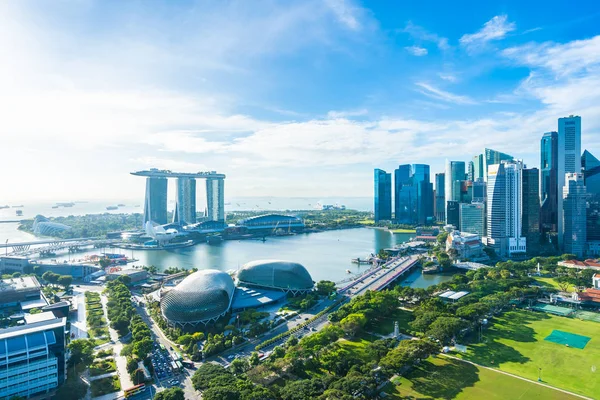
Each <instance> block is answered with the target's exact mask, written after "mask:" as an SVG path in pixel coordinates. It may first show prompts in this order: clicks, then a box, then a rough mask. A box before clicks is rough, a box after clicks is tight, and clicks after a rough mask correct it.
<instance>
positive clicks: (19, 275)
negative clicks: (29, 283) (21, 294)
mask: <svg viewBox="0 0 600 400" xmlns="http://www.w3.org/2000/svg"><path fill="white" fill-rule="evenodd" d="M12 277H13V278H19V277H21V273H20V272H13V274H12Z"/></svg>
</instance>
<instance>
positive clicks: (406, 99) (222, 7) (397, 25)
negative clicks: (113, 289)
mask: <svg viewBox="0 0 600 400" xmlns="http://www.w3.org/2000/svg"><path fill="white" fill-rule="evenodd" d="M457 3H458V4H457ZM599 26H600V9H598V7H597V4H596V3H595V2H592V1H587V2H578V4H577V7H572V6H571V3H568V2H566V1H544V2H541V1H530V2H522V1H508V2H482V1H472V2H446V1H435V2H429V3H427V4H424V3H422V2H400V1H372V2H359V1H351V0H318V1H317V0H304V1H259V0H256V1H216V0H215V1H144V2H142V1H116V0H115V1H108V0H103V1H100V0H57V1H53V2H39V1H33V0H31V1H27V0H24V1H7V2H2V3H1V4H0V55H1V56H2V57H1V59H2V60H3V62H2V63H1V64H0V110H1V112H0V115H1V117H0V148H1V149H2V155H1V156H0V168H1V170H2V171H5V172H9V173H6V174H3V175H4V176H3V178H2V179H3V182H4V183H5V184H4V185H3V186H4V188H9V190H3V191H2V192H1V193H0V203H3V202H7V201H13V200H15V201H16V200H29V199H31V198H38V199H48V200H60V199H64V200H70V199H73V200H74V199H85V198H88V199H89V198H139V197H141V193H142V191H143V182H142V181H141V180H140V179H137V178H135V177H132V176H129V174H128V172H129V171H131V170H136V169H143V168H148V167H153V166H156V167H159V168H169V169H173V170H188V171H196V170H218V171H220V172H223V173H226V174H227V176H228V178H227V188H226V191H227V195H228V196H310V197H340V198H344V197H348V196H371V195H372V190H373V189H372V174H373V172H372V171H373V168H383V169H387V170H392V169H393V168H395V166H396V165H398V164H404V163H428V164H431V166H432V169H433V171H434V172H440V171H441V170H442V168H443V162H444V160H445V159H446V158H450V159H455V160H470V159H471V158H472V156H473V155H475V154H477V153H480V152H481V150H482V149H483V147H491V148H494V149H497V150H500V151H503V152H507V153H511V154H513V155H515V156H517V157H519V158H523V159H524V160H525V162H526V163H527V164H528V165H530V166H537V165H538V162H539V161H538V159H539V154H538V153H539V139H540V137H541V135H542V133H543V132H545V131H549V130H556V125H557V122H556V120H557V118H558V117H561V116H565V115H569V114H578V115H581V116H582V119H583V122H582V126H583V146H582V147H583V148H588V149H589V150H590V151H592V153H600V135H598V133H599V132H600V36H598V35H599V34H600V32H599V31H600V29H599V28H598V27H599Z"/></svg>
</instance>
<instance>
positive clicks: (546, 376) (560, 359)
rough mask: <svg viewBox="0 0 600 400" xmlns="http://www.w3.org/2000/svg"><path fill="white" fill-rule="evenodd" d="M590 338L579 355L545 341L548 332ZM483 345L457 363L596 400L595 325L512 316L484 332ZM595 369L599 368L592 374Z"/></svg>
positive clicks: (599, 361)
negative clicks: (468, 363)
mask: <svg viewBox="0 0 600 400" xmlns="http://www.w3.org/2000/svg"><path fill="white" fill-rule="evenodd" d="M555 329H559V330H561V331H565V332H569V333H574V334H578V335H583V336H588V337H590V338H592V339H591V340H590V341H589V342H588V343H587V345H586V346H585V348H584V349H576V348H573V347H566V346H563V345H560V344H557V343H552V342H549V341H546V340H544V338H546V337H547V336H548V335H550V334H551V333H552V331H553V330H555ZM483 336H484V343H481V344H475V345H470V346H469V347H468V352H467V353H465V354H459V356H460V357H462V358H464V359H468V360H470V361H473V362H476V363H478V364H481V365H485V366H489V367H495V368H499V369H501V370H503V371H507V372H510V373H513V374H515V375H519V376H522V377H524V378H528V379H531V380H536V379H537V378H538V373H539V371H538V368H542V380H543V381H544V382H545V383H546V384H549V385H552V386H556V387H559V388H562V389H565V390H569V391H572V392H574V393H579V394H582V395H585V396H589V397H592V398H594V397H597V396H598V393H600V324H599V323H597V322H593V321H582V320H579V319H574V318H566V317H557V316H553V315H548V314H544V313H539V312H529V311H511V312H507V313H505V314H504V315H502V316H501V317H498V318H495V320H494V321H493V325H492V327H491V328H490V329H488V330H486V331H484V334H483ZM596 367H599V368H598V370H597V371H596Z"/></svg>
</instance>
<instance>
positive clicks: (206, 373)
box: [192, 363, 235, 390]
mask: <svg viewBox="0 0 600 400" xmlns="http://www.w3.org/2000/svg"><path fill="white" fill-rule="evenodd" d="M222 377H230V378H231V381H232V382H235V378H234V377H233V375H231V373H230V372H229V371H227V370H226V369H225V368H223V366H221V365H218V364H213V363H205V364H202V365H201V366H199V367H198V369H197V370H196V372H194V375H193V376H192V384H193V385H194V389H196V390H205V389H208V388H209V387H210V386H211V384H212V383H213V381H215V380H216V379H217V378H222Z"/></svg>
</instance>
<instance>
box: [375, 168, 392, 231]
mask: <svg viewBox="0 0 600 400" xmlns="http://www.w3.org/2000/svg"><path fill="white" fill-rule="evenodd" d="M391 219H392V174H388V173H387V172H385V171H384V170H382V169H376V170H375V222H378V221H390V220H391Z"/></svg>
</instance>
